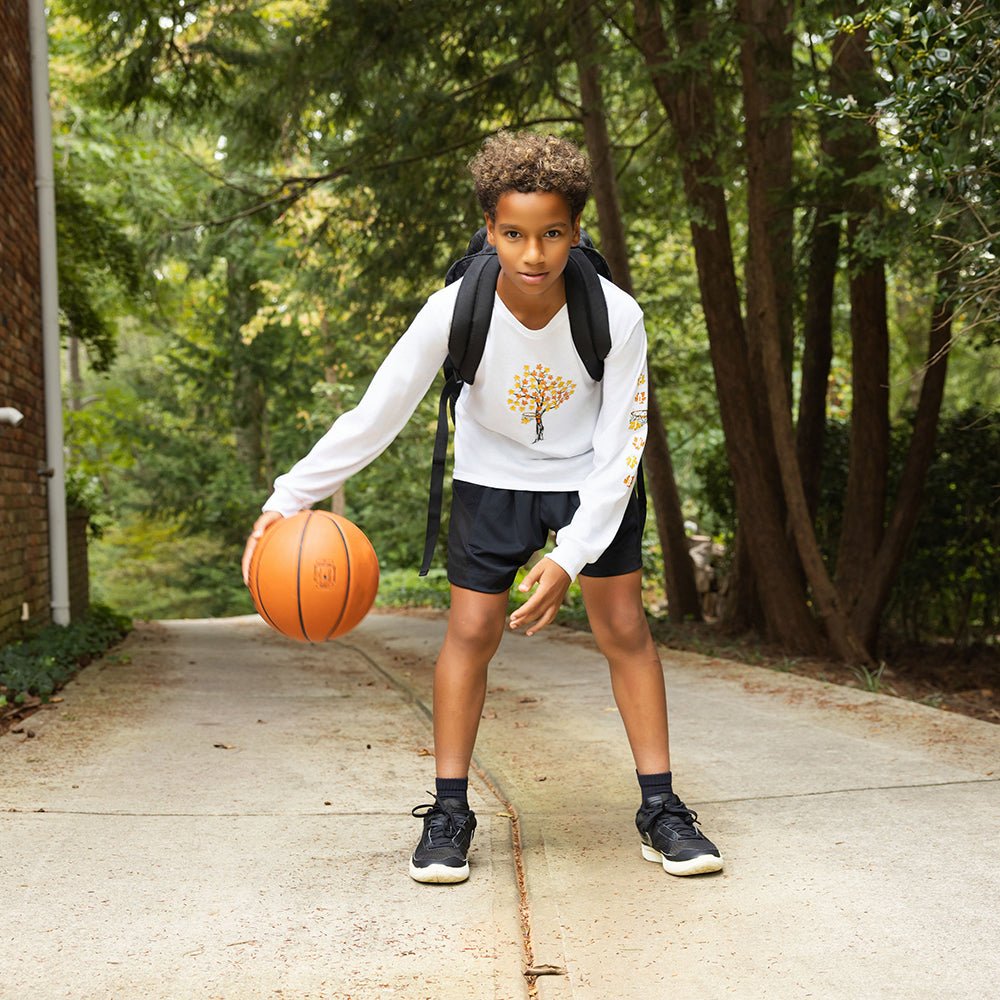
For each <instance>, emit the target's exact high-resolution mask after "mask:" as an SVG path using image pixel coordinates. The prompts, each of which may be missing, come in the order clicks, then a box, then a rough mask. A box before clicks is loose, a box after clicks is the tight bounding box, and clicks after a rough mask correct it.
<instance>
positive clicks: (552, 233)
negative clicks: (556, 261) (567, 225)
mask: <svg viewBox="0 0 1000 1000" xmlns="http://www.w3.org/2000/svg"><path fill="white" fill-rule="evenodd" d="M545 235H546V236H547V237H548V238H549V239H550V240H557V239H559V237H561V236H562V230H561V229H550V230H549V231H548V232H547V233H546V234H545Z"/></svg>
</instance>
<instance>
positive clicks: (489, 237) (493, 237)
mask: <svg viewBox="0 0 1000 1000" xmlns="http://www.w3.org/2000/svg"><path fill="white" fill-rule="evenodd" d="M483 218H484V219H485V220H486V242H487V243H489V245H490V246H491V247H495V246H496V245H497V231H496V226H497V220H496V219H491V218H490V214H489V212H483Z"/></svg>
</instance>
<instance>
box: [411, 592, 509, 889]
mask: <svg viewBox="0 0 1000 1000" xmlns="http://www.w3.org/2000/svg"><path fill="white" fill-rule="evenodd" d="M506 617H507V592H506V591H504V592H503V593H499V594H483V593H479V592H478V591H475V590H466V589H464V588H462V587H456V586H454V585H452V588H451V611H450V613H449V615H448V629H447V632H446V633H445V639H444V644H443V646H442V647H441V652H440V654H439V655H438V660H437V665H436V666H435V668H434V757H435V765H436V768H437V777H438V779H439V780H440V779H451V780H452V781H454V780H455V779H467V778H468V775H469V765H470V763H471V761H472V750H473V747H474V746H475V743H476V734H477V733H478V731H479V720H480V718H481V717H482V713H483V704H484V703H485V700H486V676H487V669H488V667H489V663H490V660H491V659H492V658H493V654H494V653H495V652H496V650H497V646H498V645H499V644H500V639H501V637H502V636H503V629H504V623H505V620H506ZM418 809H424V810H426V811H425V812H423V813H418V812H417V811H416V810H414V815H420V816H422V818H423V821H424V829H423V833H422V835H421V838H420V843H418V844H417V847H416V849H415V850H414V852H413V855H412V857H411V859H410V876H411V877H412V878H414V879H416V880H417V881H418V882H463V881H465V879H467V878H468V877H469V863H468V860H467V858H466V855H467V854H468V850H469V845H470V843H471V842H472V835H473V832H474V831H475V828H476V818H475V815H474V813H473V812H472V810H471V809H469V808H468V803H467V801H465V800H462V799H454V798H446V797H444V796H442V795H437V796H435V801H434V803H433V804H432V805H428V806H424V807H422V806H418Z"/></svg>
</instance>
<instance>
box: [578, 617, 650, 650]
mask: <svg viewBox="0 0 1000 1000" xmlns="http://www.w3.org/2000/svg"><path fill="white" fill-rule="evenodd" d="M591 629H592V630H593V633H594V639H595V640H596V641H597V645H598V648H599V649H600V650H601V652H602V653H604V655H605V656H607V657H609V658H610V657H612V656H615V655H628V656H636V655H638V654H640V653H646V652H649V650H650V649H652V648H653V638H652V636H651V635H650V632H649V623H648V622H647V621H646V613H645V611H644V610H643V608H642V605H641V604H640V605H638V606H634V605H632V604H628V605H624V606H621V607H612V608H609V609H607V610H606V612H605V613H604V614H602V615H601V617H600V620H599V621H597V622H595V621H591Z"/></svg>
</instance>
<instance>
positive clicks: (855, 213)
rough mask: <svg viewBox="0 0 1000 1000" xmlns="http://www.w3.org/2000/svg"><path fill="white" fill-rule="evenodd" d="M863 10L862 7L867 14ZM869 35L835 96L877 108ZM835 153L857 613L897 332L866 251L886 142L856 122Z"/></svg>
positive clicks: (839, 75) (855, 50)
mask: <svg viewBox="0 0 1000 1000" xmlns="http://www.w3.org/2000/svg"><path fill="white" fill-rule="evenodd" d="M859 9H860V8H859ZM867 41H868V36H867V32H866V31H865V30H864V29H858V30H857V31H854V32H851V33H848V34H844V33H842V34H840V35H838V36H837V38H836V39H835V41H834V47H833V63H832V66H831V70H830V72H831V90H832V92H833V93H834V94H835V95H836V96H845V95H849V96H852V97H854V98H855V100H856V101H857V104H858V106H859V107H860V108H871V107H872V106H873V104H874V102H875V100H876V94H877V83H876V80H875V70H874V67H873V65H872V61H871V54H870V53H869V51H868V49H867V47H866V46H867ZM830 149H831V152H832V153H833V155H834V158H835V165H836V167H837V168H838V173H839V174H840V177H841V183H842V184H843V191H844V193H845V198H844V207H845V208H846V209H847V213H848V224H847V247H848V256H849V261H850V269H851V278H850V299H851V392H852V405H851V435H850V457H849V465H848V473H847V493H846V496H845V498H844V520H843V527H842V529H841V536H840V544H839V548H838V551H837V564H836V578H837V588H838V590H839V591H840V594H841V596H842V598H843V601H844V606H845V607H846V608H847V609H850V608H851V607H853V605H854V602H855V601H856V600H857V597H858V594H859V593H860V592H861V589H862V587H863V585H864V581H865V577H866V576H867V575H868V572H869V571H870V569H871V566H872V562H873V561H874V559H875V553H876V552H877V551H878V547H879V544H880V542H881V541H882V532H883V526H884V518H885V505H886V490H887V486H888V478H889V326H888V319H887V304H886V287H885V263H884V261H883V260H882V259H880V258H871V257H869V256H868V255H866V254H865V252H864V250H863V249H862V248H860V247H859V244H858V239H857V236H858V233H859V231H860V229H861V227H862V224H863V223H864V222H866V221H867V222H871V220H873V219H877V218H878V216H879V214H880V212H881V193H880V191H879V189H878V188H877V187H876V186H875V185H874V184H873V183H872V182H871V181H870V180H867V179H864V178H863V176H862V175H863V174H865V173H866V172H867V171H870V170H872V169H874V168H875V167H876V166H877V165H878V162H879V155H878V149H879V140H878V135H877V133H876V131H875V129H874V127H873V126H872V125H870V124H869V123H868V122H867V121H848V122H846V123H844V124H843V125H842V127H841V128H840V129H839V130H838V134H837V135H836V136H835V137H834V138H832V139H831V141H830Z"/></svg>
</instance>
